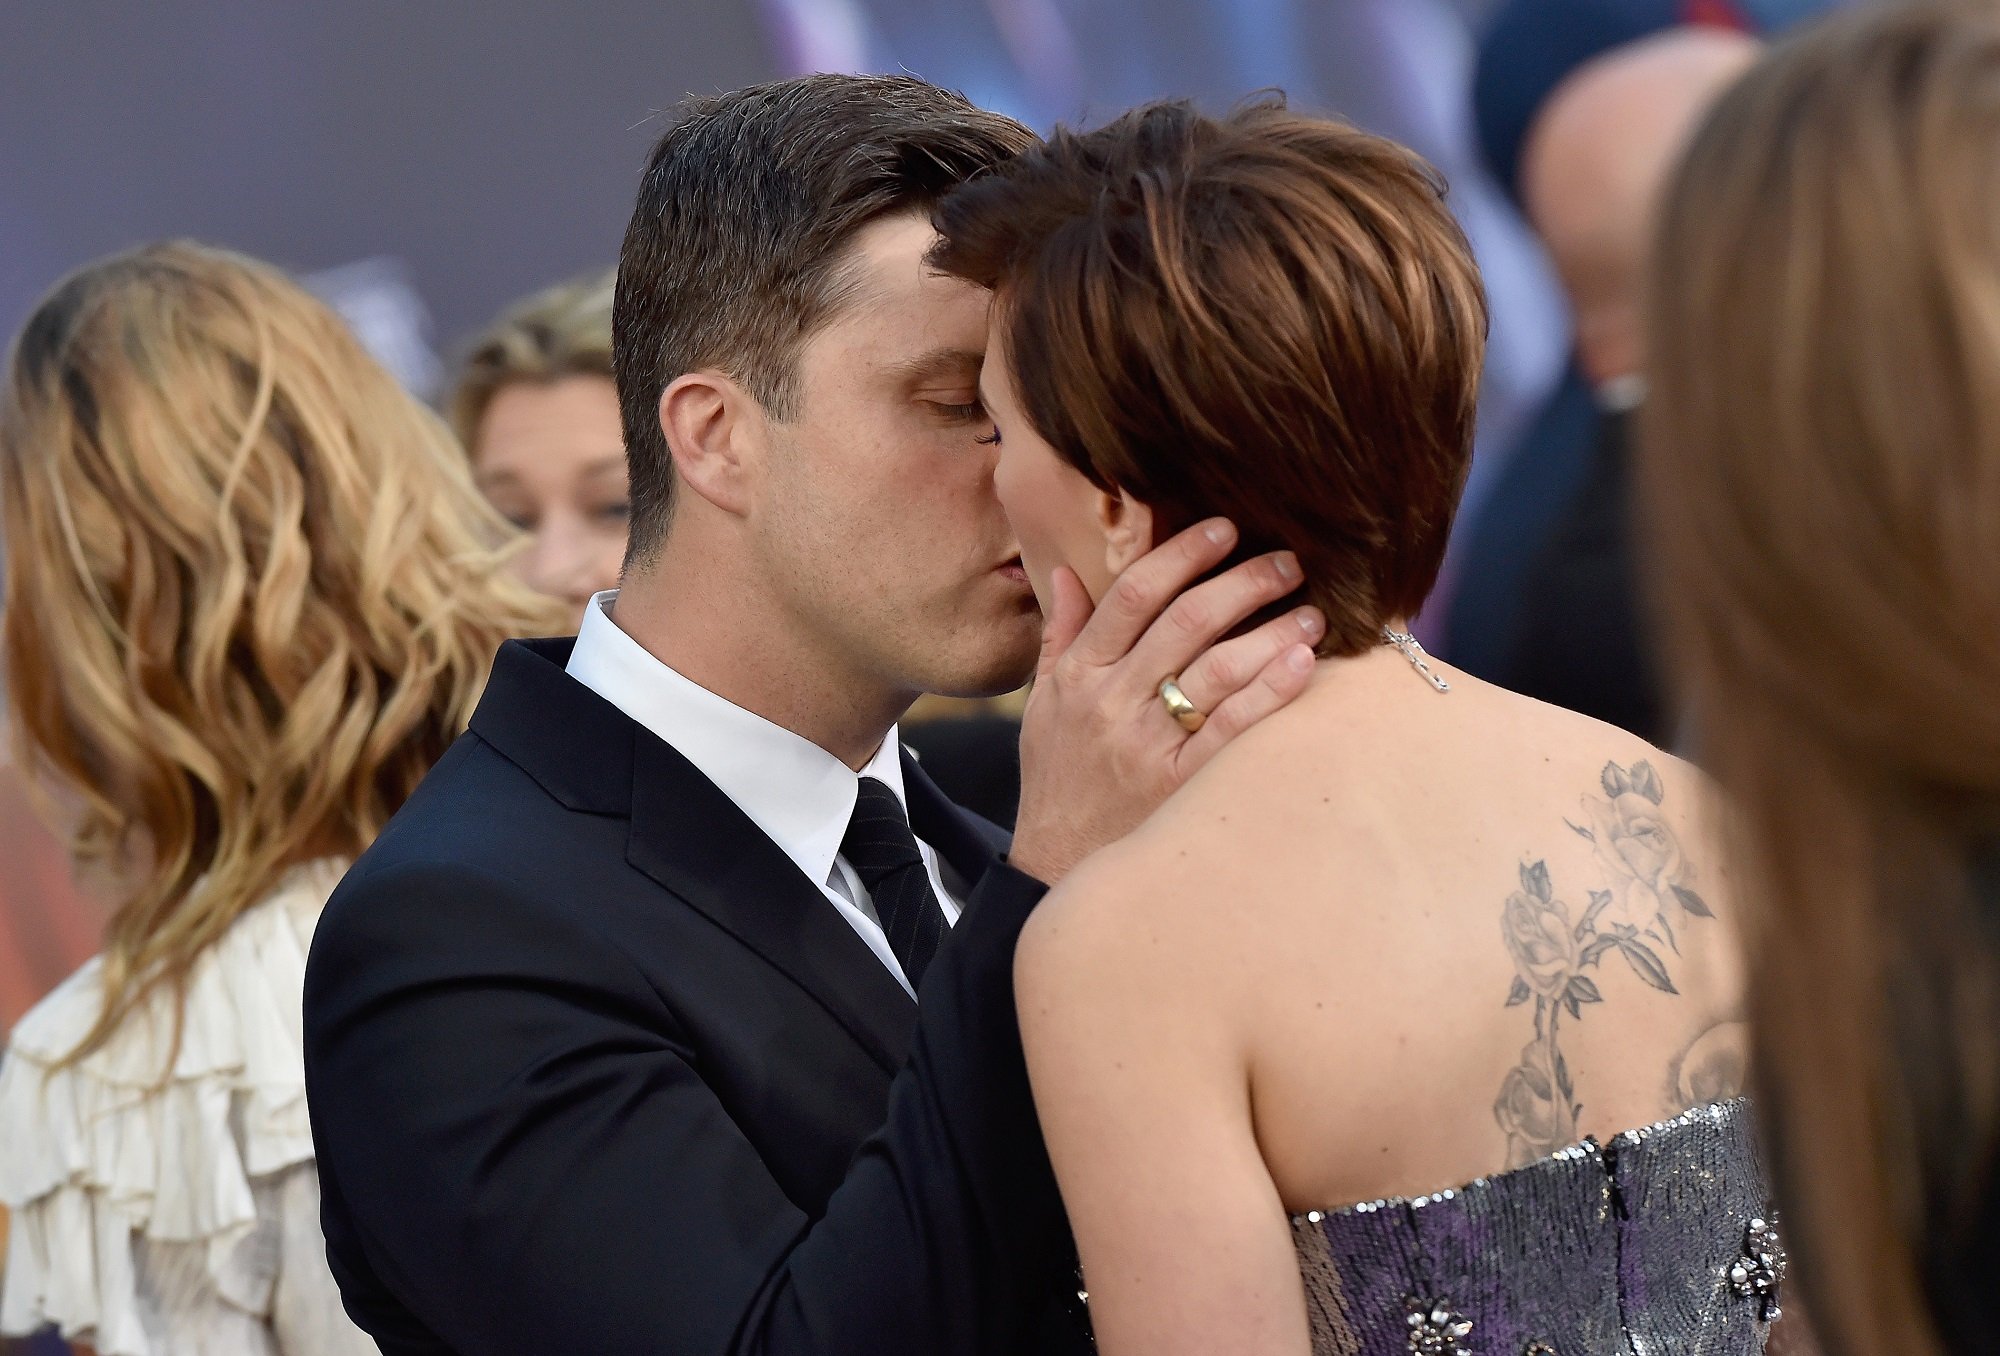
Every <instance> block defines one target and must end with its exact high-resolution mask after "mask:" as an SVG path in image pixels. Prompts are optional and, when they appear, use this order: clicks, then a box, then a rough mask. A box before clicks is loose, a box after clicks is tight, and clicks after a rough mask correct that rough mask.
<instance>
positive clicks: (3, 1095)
mask: <svg viewBox="0 0 2000 1356" xmlns="http://www.w3.org/2000/svg"><path fill="white" fill-rule="evenodd" d="M0 528H3V529H4V539H5V546H6V581H7V590H8V592H7V599H6V618H5V631H4V652H5V665H6V673H7V685H8V695H9V699H10V704H11V715H12V719H13V724H14V733H15V737H16V739H17V740H18V743H19V745H20V748H21V751H22V755H23V757H22V762H23V765H24V766H25V767H26V768H27V769H29V770H30V771H31V772H32V773H33V775H34V776H35V777H36V778H37V779H38V781H39V782H41V783H43V784H45V785H46V786H47V787H48V789H49V791H50V798H51V800H52V802H53V803H54V804H55V805H56V806H57V807H60V811H61V813H62V814H63V815H64V816H65V817H66V818H67V819H68V820H70V822H71V828H72V834H71V841H72V843H73V845H74V852H75V855H76V856H77V857H78V859H80V860H86V861H91V862H93V863H96V864H98V866H99V867H100V868H101V869H102V870H104V871H105V872H106V873H107V875H108V876H109V877H110V878H112V879H115V880H116V881H117V882H118V883H119V884H120V886H121V887H122V888H121V890H120V897H119V901H118V905H117V908H116V910H115V912H114V913H113V914H112V916H111V919H110V922H109V925H108V928H107V935H106V941H105V949H104V952H103V954H102V955H101V956H100V957H98V958H96V959H94V960H92V961H91V962H90V963H88V964H87V965H85V966H84V968H83V969H81V970H80V971H78V972H77V973H76V975H74V976H73V977H72V978H71V979H70V980H69V981H67V982H66V983H65V984H63V985H62V986H61V987H60V988H58V989H57V990H56V991H55V992H54V993H53V994H51V995H50V996H49V997H48V998H47V999H46V1000H45V1001H43V1002H42V1003H41V1004H39V1005H38V1006H37V1007H36V1008H35V1009H34V1010H33V1011H32V1012H30V1013H29V1014H28V1016H27V1017H26V1018H24V1019H23V1020H22V1022H21V1023H20V1025H19V1026H18V1027H17V1028H16V1029H15V1030H14V1032H13V1035H12V1039H11V1043H10V1045H9V1048H8V1050H7V1052H6V1055H5V1057H4V1062H0V1202H4V1203H5V1205H6V1206H8V1207H9V1208H11V1209H12V1210H13V1211H14V1212H15V1218H14V1221H13V1229H12V1241H11V1247H10V1248H9V1251H8V1256H7V1268H6V1276H5V1281H4V1288H0V1296H3V1297H0V1306H4V1307H0V1331H4V1332H7V1333H16V1334H18V1333H27V1332H33V1331H35V1330H37V1329H40V1328H42V1327H44V1326H46V1325H56V1326H58V1327H60V1328H61V1330H62V1331H63V1332H65V1333H67V1334H70V1335H72V1336H73V1337H76V1338H79V1339H81V1340H84V1341H87V1342H89V1343H90V1344H91V1345H92V1346H93V1347H94V1348H95V1349H96V1350H97V1351H99V1352H101V1353H105V1354H106V1356H166V1354H168V1353H195V1352H230V1353H253V1354H254V1353H280V1352H282V1353H356V1354H357V1356H358V1353H362V1352H367V1351H371V1350H372V1349H373V1348H372V1344H371V1343H370V1342H369V1341H368V1339H367V1338H366V1337H365V1336H364V1335H363V1334H362V1333H361V1332H360V1330H359V1329H357V1328H355V1327H354V1326H353V1325H352V1324H351V1323H350V1322H349V1321H348V1319H347V1318H346V1316H345V1314H344V1313H343V1312H342V1310H341V1306H340V1300H339V1296H338V1294H337V1292H336V1289H335V1286H334V1283H333V1279H332V1277H331V1275H330V1274H329V1272H328V1270H327V1264H326V1259H325V1251H324V1244H323V1241H322V1239H321V1236H320V1231H319V1188H318V1182H317V1178H316V1175H315V1170H314V1153H313V1144H312V1139H311V1134H310V1129H309V1125H308V1122H307V1117H306V1107H305V1100H304V1092H305V1089H304V1077H303V1067H302V1056H301V1051H300V1039H301V1038H300V1017H299V1004H300V991H301V985H302V980H303V973H304V967H305V958H306V950H307V946H308V943H309V941H310V939H311V936H312V933H313V929H314V926H315V924H316V922H317V919H318V917H319V913H320V909H321V905H322V904H323V902H324V901H325V899H326V896H327V894H328V893H329V892H330V891H331V889H332V888H333V885H334V883H335V882H336V881H337V880H338V879H339V878H340V875H341V872H342V870H343V869H344V867H345V864H346V862H347V861H348V860H349V859H351V858H352V857H354V856H355V855H356V854H357V853H359V852H360V851H361V849H362V848H363V847H365V846H366V845H367V843H368V842H369V840H370V839H371V838H372V837H373V835H374V833H375V832H376V830H377V829H379V828H380V827H381V825H382V823H383V822H384V821H385V820H386V819H387V818H388V816H389V815H390V814H391V813H392V812H393V811H394V810H395V809H396V807H397V806H398V805H399V804H401V802H402V800H403V799H404V797H405V796H407V795H408V794H409V792H410V791H411V790H412V789H413V788H414V787H415V785H416V783H417V781H418V780H419V779H420V778H421V777H422V776H423V775H424V773H425V771H426V770H427V769H428V768H429V766H430V764H431V762H432V761H433V760H434V759H435V758H436V757H437V756H438V755H439V754H440V753H442V752H443V750H444V748H445V746H446V745H447V744H448V743H449V742H450V741H451V740H452V738H453V737H454V736H455V735H456V734H457V733H458V731H459V730H460V729H461V728H462V726H463V725H464V722H465V720H466V718H467V716H468V714H469V712H470V711H471V708H472V705H473V702H474V701H475V699H476V698H477V696H478V694H479V692H480V689H481V688H482V686H483V685H484V683H485V680H486V674H487V671H488V666H489V665H490V663H491V660H492V655H493V653H494V650H495V648H496V647H497V646H498V645H499V643H500V642H501V641H502V640H503V639H505V638H506V637H509V636H513V635H520V634H524V633H528V632H531V631H535V630H537V629H541V628H546V627H549V626H552V625H556V624H559V622H558V620H557V618H556V617H555V616H554V615H553V614H554V611H555V609H554V608H553V607H551V606H550V605H549V604H547V603H546V602H545V600H543V599H540V598H538V597H536V596H535V595H533V594H531V593H530V592H529V591H528V590H526V589H525V588H523V587H522V586H521V585H520V584H519V583H518V582H517V581H516V580H515V579H514V577H513V575H512V573H511V569H510V565H509V562H508V561H507V559H506V555H507V551H506V548H507V547H508V546H509V545H510V544H511V543H512V541H513V537H512V534H511V533H510V532H509V531H508V529H507V527H506V525H505V524H504V523H503V522H501V521H500V519H499V517H498V515H497V514H494V513H493V512H492V510H491V509H490V508H488V507H487V505H486V504H485V502H484V501H483V500H482V499H481V498H480V497H479V495H478V492H477V491H476V490H475V489H474V488H473V486H472V481H471V477H470V475H469V473H468V472H467V470H466V467H465V462H464V458H463V456H462V455H461V454H460V453H459V451H458V449H457V448H456V446H455V445H454V443H453V441H452V439H451V437H450V435H449V433H448V431H447V430H446V429H445V427H444V425H443V423H442V422H441V421H440V420H438V419H437V418H436V417H435V416H433V415H432V414H430V413H429V412H428V411H426V410H424V409H423V408H422V407H421V406H420V405H418V404H417V403H416V402H415V401H414V400H413V399H412V398H411V397H410V396H408V395H407V394H405V393H404V391H403V390H402V389H401V388H400V387H398V386H397V385H396V383H395V382H394V380H393V379H392V378H391V377H390V376H389V375H388V374H387V373H386V372H384V371H382V370H381V369H380V368H379V367H378V366H377V365H376V364H375V363H374V362H373V361H372V360H371V359H369V358H368V357H367V356H366V354H365V353H364V352H363V351H362V349H361V348H360V346H359V345H358V344H357V343H356V341H355V340H354V339H353V337H352V336H351V335H350V334H349V333H348V331H347V330H346V329H345V328H344V327H343V326H342V324H341V323H340V321H339V320H338V319H337V318H336V317H335V316H334V315H333V313H332V312H331V311H329V310H328V309H327V308H326V307H325V306H324V305H322V304H321V303H319V302H317V301H315V300H313V299H312V298H311V297H309V296H308V295H307V294H306V293H305V292H303V291H302V290H301V289H300V288H298V287H297V286H295V285H294V284H293V283H292V282H290V281H289V280H288V279H286V278H285V277H284V276H282V275H281V274H279V273H278V272H277V271H276V270H274V269H271V268H269V267H267V266H265V265H262V264H259V263H256V262H254V261H252V260H248V259H244V258H241V257H238V256H235V255H231V254H227V253H224V252H221V251H217V250H212V249H206V248H203V247H200V246H196V245H190V244H182V243H171V244H163V245H155V246H151V247H147V248H144V249H140V250H137V251H134V252H132V253H129V254H124V255H120V256H116V257H114V258H111V259H108V260H105V261H103V262H101V263H98V264H95V265H92V266H90V267H87V268H85V269H83V270H82V271H80V272H78V273H76V274H74V275H73V276H71V277H70V278H68V279H67V280H65V281H64V282H63V283H61V284H60V285H59V286H57V288H56V289H55V290H54V291H53V292H52V293H50V294H49V296H48V297H47V298H46V299H45V300H44V301H43V302H42V303H41V304H40V306H39V307H38V308H37V309H36V310H35V312H34V313H33V315H32V316H31V317H30V318H29V319H28V321H27V324H26V326H25V328H24V329H23V330H22V332H21V334H20V337H19V338H18V340H17V341H16V343H15V347H14V351H13V356H12V359H11V362H10V365H9V370H8V372H7V376H6V386H5V392H4V396H0Z"/></svg>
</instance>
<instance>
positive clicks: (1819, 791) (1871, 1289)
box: [1640, 0, 2000, 1356]
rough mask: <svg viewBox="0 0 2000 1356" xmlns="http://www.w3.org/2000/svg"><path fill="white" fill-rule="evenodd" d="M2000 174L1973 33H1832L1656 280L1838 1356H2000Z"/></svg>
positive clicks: (1791, 1221) (1706, 687)
mask: <svg viewBox="0 0 2000 1356" xmlns="http://www.w3.org/2000/svg"><path fill="white" fill-rule="evenodd" d="M1996 147H2000V11H1996V9H1995V7H1994V6H1992V5H1991V4H1974V3H1970V2H1969V0H1965V2H1961V3H1920V4H1910V5H1902V6H1895V7H1889V6H1884V7H1880V8H1869V9H1864V10H1860V11H1857V12H1856V13H1855V14H1854V15H1853V16H1851V17H1844V18H1840V19H1837V20H1835V21H1833V22H1831V23H1829V24H1827V25H1826V26H1824V27H1822V28H1820V29H1818V30H1816V31H1813V32H1811V33H1809V34H1807V35H1805V36H1803V37H1801V38H1799V39H1797V40H1795V41H1793V42H1791V43H1789V44H1787V45H1785V46H1783V47H1781V48H1779V49H1777V50H1776V51H1775V52H1774V53H1773V54H1772V56H1771V57H1770V58H1769V59H1768V60H1767V61H1766V62H1765V63H1764V64H1763V65H1762V66H1761V67H1759V68H1758V69H1757V70H1755V71H1754V72H1753V73H1752V74H1751V75H1750V76H1749V77H1747V78H1746V79H1745V80H1744V81H1743V83H1742V84H1740V85H1739V86H1738V87H1737V88H1736V89H1735V90H1734V91H1732V92H1731V93H1730V94H1729V95H1728V97H1727V98H1726V99H1724V100H1723V102H1722V103H1721V104H1720V105H1719V106H1718V108H1717V109H1716V111H1715V113H1714V114H1713V116H1712V118H1711V119H1710V121H1709V123H1708V125H1707V126H1706V128H1705V129H1704V130H1703V131H1702V132H1701V134H1700V135H1699V137H1698V138H1697V140H1696V142H1695V143H1694V145H1693V146H1692V148H1691V149H1690V152H1689V154H1688V157H1687V159H1686V161H1685V163H1684V164H1683V166H1682V168H1681V170H1680V173H1679V178H1678V182H1677V183H1676V184H1675V186H1674V188H1673V190H1672V192H1671V194H1670V201H1669V204H1668V208H1667V213H1666V218H1665V221H1664V225H1663V227H1662V233H1661V237H1660V241H1659V248H1658V255H1657V258H1656V261H1655V271H1654V289H1653V300H1652V307H1653V311H1652V320H1651V324H1652V335H1651V349H1650V351H1651V353H1652V355H1653V364H1654V369H1655V370H1654V372H1653V385H1652V394H1651V397H1650V398H1649V400H1648V401H1647V404H1646V407H1645V411H1644V414H1643V416H1642V440H1643V459H1642V487H1643V490H1644V496H1643V497H1644V511H1643V512H1642V513H1641V514H1640V521H1641V522H1642V523H1645V524H1647V525H1648V526H1649V528H1650V529H1651V536H1652V538H1653V546H1654V548H1655V551H1656V559H1657V563H1658V566H1659V595H1658V596H1659V600H1660V602H1661V604H1662V608H1663V614H1664V618H1665V620H1666V622H1667V623H1668V631H1667V644H1666V645H1665V646H1664V647H1663V650H1662V653H1663V655H1665V656H1666V657H1668V658H1669V659H1671V660H1672V661H1673V662H1674V664H1675V665H1676V667H1677V668H1678V676H1679V679H1680V681H1681V684H1682V686H1683V689H1684V695H1685V697H1686V698H1687V701H1688V710H1689V712H1690V714H1691V716H1692V719H1693V722H1694V728H1695V732H1696V736H1697V745H1698V747H1697V754H1698V757H1699V758H1700V760H1701V761H1702V763H1703V764H1705V766H1706V767H1707V768H1708V770H1709V771H1711V772H1712V773H1713V774H1714V775H1715V776H1716V777H1717V778H1718V779H1719V780H1720V782H1721V783H1722V785H1723V786H1724V787H1725V788H1726V789H1727V790H1728V791H1729V792H1730V793H1732V795H1733V798H1734V801H1735V805H1736V808H1737V811H1738V814H1739V819H1738V827H1739V829H1740V833H1739V836H1738V838H1739V841H1738V842H1737V843H1736V845H1735V851H1736V856H1737V858H1738V861H1737V866H1738V868H1739V872H1738V879H1739V881H1740V882H1741V885H1740V889H1741V892H1742V894H1743V896H1744V898H1745V901H1746V915H1747V917H1748V919H1749V925H1748V931H1749V946H1750V950H1751V956H1752V959H1751V964H1750V973H1751V975H1753V976H1754V983H1753V985H1752V1004H1753V1017H1754V1028H1755V1030H1756V1032H1757V1042H1758V1046H1759V1049H1758V1071H1757V1078H1758V1083H1759V1087H1760V1090H1761V1094H1762V1095H1761V1104H1762V1108H1763V1114H1764V1116H1765V1124H1766V1129H1767V1130H1768V1131H1769V1132H1770V1139H1771V1142H1772V1144H1773V1147H1774V1149H1775V1156H1776V1160H1777V1167H1778V1171H1779V1186H1780V1200H1781V1201H1783V1202H1784V1209H1785V1234H1786V1237H1787V1239H1788V1240H1789V1241H1790V1242H1791V1244H1792V1245H1793V1249H1794V1251H1795V1253H1796V1254H1797V1257H1798V1260H1799V1262H1800V1264H1801V1270H1800V1281H1801V1283H1802V1285H1803V1287H1804V1293H1805V1295H1806V1299H1807V1303H1808V1304H1809V1305H1810V1306H1811V1308H1812V1313H1813V1322H1814V1326H1815V1327H1816V1328H1817V1329H1818V1330H1819V1333H1820V1336H1821V1338H1822V1340H1823V1341H1824V1343H1825V1345H1826V1347H1827V1349H1828V1350H1829V1351H1830V1352H1845V1353H1870V1354H1871V1356H1872V1353H1880V1352H1897V1353H1911V1352H1943V1351H1951V1352H1973V1351H1995V1350H2000V1337H1996V1336H1995V1335H1994V1329H1993V1326H1992V1324H1991V1320H1990V1315H1989V1313H1988V1310H1989V1309H1990V1305H1991V1299H1992V1292H1993V1287H1994V1284H1995V1281H1996V1278H2000V1196H1996V1194H1995V1193H1996V1190H2000V1178H1996V1169H2000V837H1996V834H2000V158H1997V157H1996Z"/></svg>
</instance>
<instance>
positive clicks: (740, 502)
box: [660, 372, 764, 516]
mask: <svg viewBox="0 0 2000 1356" xmlns="http://www.w3.org/2000/svg"><path fill="white" fill-rule="evenodd" d="M762 413H763V410H762V407H761V406H760V405H758V403H757V401H756V399H755V398H754V397H752V396H751V395H750V394H749V393H748V392H747V391H745V390H744V389H743V388H742V387H740V386H738V385H737V384H736V383H735V382H734V381H732V380H730V379H729V378H728V377H725V376H722V375H721V374H719V373H715V372H688V373H685V374H684V375H682V376H680V377H677V378H675V379H674V381H673V382H672V383H670V384H669V385H668V387H667V389H666V390H664V391H662V392H661V393H660V431H661V432H662V433H664V434H665V435H666V439H667V447H668V449H669V450H670V451H671V452H672V454H673V459H674V476H675V478H676V479H677V480H679V481H680V483H681V485H682V486H683V487H685V488H686V489H687V490H689V491H691V492H692V493H694V494H695V495H697V496H699V497H700V498H702V499H706V500H707V501H708V502H709V503H711V504H713V505H715V506H716V507H717V508H719V509H721V510H722V511H723V512H724V513H732V514H736V515H739V516H740V515H742V514H744V513H747V512H748V511H749V508H750V482H751V480H752V479H753V477H754V476H755V474H756V472H757V471H758V470H759V469H760V467H761V465H762V452H763V446H764V427H763V421H762V418H761V416H762Z"/></svg>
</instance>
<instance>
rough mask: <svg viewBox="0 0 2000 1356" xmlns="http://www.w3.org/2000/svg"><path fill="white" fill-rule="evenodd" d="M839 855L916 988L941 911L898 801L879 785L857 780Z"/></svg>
mask: <svg viewBox="0 0 2000 1356" xmlns="http://www.w3.org/2000/svg"><path fill="white" fill-rule="evenodd" d="M840 855H841V856H843V857H845V858H847V863H848V865H849V866H852V867H853V868H854V872H855V874H856V875H858V876H860V877H861V883H862V884H863V885H865V886H867V887H868V897H869V898H870V899H871V900H873V901H874V903H875V917H876V918H877V919H878V920H879V921H880V922H881V924H882V931H883V932H884V933H886V934H887V935H888V938H889V949H890V950H891V951H893V952H895V954H896V961H897V963H898V964H900V965H901V966H902V967H903V974H904V975H905V976H906V977H907V978H908V979H909V981H910V987H911V988H912V989H914V988H916V987H917V985H919V984H920V983H922V982H923V978H924V971H925V970H926V969H928V968H929V967H930V963H931V957H933V956H935V955H937V949H938V943H940V942H942V941H943V940H944V933H945V921H944V908H943V906H942V905H940V904H939V903H938V897H937V892H936V891H935V890H933V889H931V877H930V873H929V872H928V871H926V870H925V869H924V858H923V854H922V853H920V852H919V851H917V836H916V835H915V834H914V833H911V832H910V820H909V817H908V816H907V815H905V814H904V813H903V803H902V802H901V801H899V800H897V799H896V793H895V792H894V791H891V790H890V789H889V788H888V786H887V785H886V784H885V783H883V782H880V781H877V780H876V779H875V778H873V777H863V778H862V779H861V785H860V794H859V795H858V796H856V797H855V801H854V818H853V819H851V820H849V821H848V823H847V836H846V837H845V838H842V839H841V840H840Z"/></svg>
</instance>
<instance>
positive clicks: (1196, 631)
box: [1167, 597, 1209, 639]
mask: <svg viewBox="0 0 2000 1356" xmlns="http://www.w3.org/2000/svg"><path fill="white" fill-rule="evenodd" d="M1167 624H1168V625H1169V626H1171V627H1172V628H1173V629H1174V632H1175V633H1176V634H1178V635H1181V636H1185V637H1187V638H1189V639H1193V638H1196V637H1199V636H1203V635H1206V634H1207V633H1208V628H1209V612H1208V608H1207V607H1205V606H1204V605H1203V604H1202V603H1201V602H1200V601H1199V600H1198V599H1195V598H1191V597H1190V598H1182V599H1181V600H1180V601H1178V602H1176V603H1175V604H1174V605H1173V606H1172V607H1170V608H1168V609H1167Z"/></svg>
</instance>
